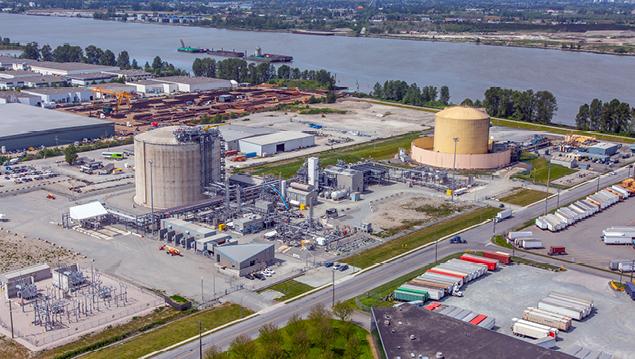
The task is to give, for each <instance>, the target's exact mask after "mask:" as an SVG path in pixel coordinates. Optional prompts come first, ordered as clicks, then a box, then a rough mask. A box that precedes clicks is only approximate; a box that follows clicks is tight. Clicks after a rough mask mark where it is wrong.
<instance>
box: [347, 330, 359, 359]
mask: <svg viewBox="0 0 635 359" xmlns="http://www.w3.org/2000/svg"><path fill="white" fill-rule="evenodd" d="M351 332H352V333H349V334H348V337H347V338H346V352H345V354H344V357H345V358H349V359H356V358H359V356H360V354H361V349H362V348H361V343H360V342H359V338H358V337H357V334H356V333H355V331H351Z"/></svg>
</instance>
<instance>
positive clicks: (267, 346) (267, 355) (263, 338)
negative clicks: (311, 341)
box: [258, 324, 286, 359]
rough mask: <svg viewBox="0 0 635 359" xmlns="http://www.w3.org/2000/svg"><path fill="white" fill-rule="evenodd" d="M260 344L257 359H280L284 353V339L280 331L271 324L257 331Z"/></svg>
mask: <svg viewBox="0 0 635 359" xmlns="http://www.w3.org/2000/svg"><path fill="white" fill-rule="evenodd" d="M259 333H260V336H259V337H258V340H259V342H260V343H261V348H260V353H259V355H258V356H259V357H260V358H263V359H282V358H284V357H285V355H286V354H285V351H284V348H283V347H282V342H283V340H284V338H283V337H282V333H281V332H280V330H279V329H278V328H277V327H276V326H275V325H273V324H265V325H264V326H262V327H261V328H260V329H259Z"/></svg>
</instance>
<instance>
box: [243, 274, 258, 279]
mask: <svg viewBox="0 0 635 359" xmlns="http://www.w3.org/2000/svg"><path fill="white" fill-rule="evenodd" d="M245 278H247V279H249V280H254V279H256V278H255V277H254V276H253V275H251V274H247V275H246V276H245Z"/></svg>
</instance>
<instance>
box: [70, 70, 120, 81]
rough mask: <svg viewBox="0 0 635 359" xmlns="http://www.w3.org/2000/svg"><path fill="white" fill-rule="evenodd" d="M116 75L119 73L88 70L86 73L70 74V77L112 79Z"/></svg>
mask: <svg viewBox="0 0 635 359" xmlns="http://www.w3.org/2000/svg"><path fill="white" fill-rule="evenodd" d="M116 76H117V75H115V74H109V73H105V72H88V73H84V74H74V75H68V77H69V78H71V79H75V80H93V79H111V78H113V77H116Z"/></svg>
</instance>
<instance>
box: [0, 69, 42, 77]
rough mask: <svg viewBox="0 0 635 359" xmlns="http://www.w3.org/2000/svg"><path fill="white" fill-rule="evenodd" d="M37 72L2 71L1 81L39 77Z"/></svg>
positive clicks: (0, 72) (0, 73)
mask: <svg viewBox="0 0 635 359" xmlns="http://www.w3.org/2000/svg"><path fill="white" fill-rule="evenodd" d="M39 75H40V74H38V73H37V72H33V71H28V70H15V71H0V79H17V78H19V77H31V76H39Z"/></svg>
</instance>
